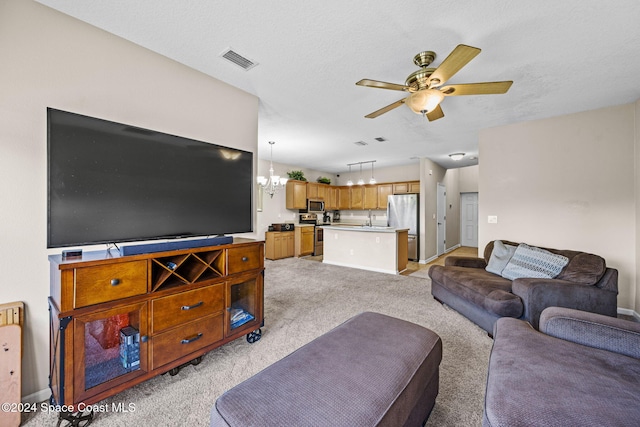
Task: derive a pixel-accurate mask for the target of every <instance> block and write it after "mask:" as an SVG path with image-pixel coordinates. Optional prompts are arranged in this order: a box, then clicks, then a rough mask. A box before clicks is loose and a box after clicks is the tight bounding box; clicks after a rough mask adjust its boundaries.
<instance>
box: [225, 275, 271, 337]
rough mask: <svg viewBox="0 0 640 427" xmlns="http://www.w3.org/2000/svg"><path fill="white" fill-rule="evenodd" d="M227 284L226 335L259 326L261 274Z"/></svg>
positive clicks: (260, 316)
mask: <svg viewBox="0 0 640 427" xmlns="http://www.w3.org/2000/svg"><path fill="white" fill-rule="evenodd" d="M227 286H228V288H227V322H225V323H226V332H227V333H226V335H227V336H230V335H233V334H236V333H244V332H246V331H251V330H253V329H256V328H259V327H260V325H261V324H262V319H263V306H262V292H263V286H262V275H258V276H254V277H252V278H249V279H244V280H242V279H241V280H237V281H234V282H229V283H228V285H227Z"/></svg>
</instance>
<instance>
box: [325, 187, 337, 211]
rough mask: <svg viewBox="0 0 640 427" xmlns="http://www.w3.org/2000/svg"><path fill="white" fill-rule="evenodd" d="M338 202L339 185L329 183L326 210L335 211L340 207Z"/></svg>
mask: <svg viewBox="0 0 640 427" xmlns="http://www.w3.org/2000/svg"><path fill="white" fill-rule="evenodd" d="M338 202H339V196H338V187H336V186H331V185H328V186H327V189H326V192H325V199H324V210H325V211H335V210H338V209H340V206H339V204H338Z"/></svg>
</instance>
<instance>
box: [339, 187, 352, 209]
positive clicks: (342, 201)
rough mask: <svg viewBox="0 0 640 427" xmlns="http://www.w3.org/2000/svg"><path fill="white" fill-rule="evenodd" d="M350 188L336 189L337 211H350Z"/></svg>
mask: <svg viewBox="0 0 640 427" xmlns="http://www.w3.org/2000/svg"><path fill="white" fill-rule="evenodd" d="M350 190H351V189H350V187H338V209H340V210H342V209H351V191H350Z"/></svg>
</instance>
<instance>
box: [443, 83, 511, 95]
mask: <svg viewBox="0 0 640 427" xmlns="http://www.w3.org/2000/svg"><path fill="white" fill-rule="evenodd" d="M512 84H513V82H512V81H504V82H485V83H466V84H459V85H448V86H443V87H441V88H440V92H442V93H443V94H444V95H445V96H461V95H497V94H501V93H506V92H507V91H508V90H509V88H510V87H511V85H512Z"/></svg>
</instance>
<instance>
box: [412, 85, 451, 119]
mask: <svg viewBox="0 0 640 427" xmlns="http://www.w3.org/2000/svg"><path fill="white" fill-rule="evenodd" d="M443 99H444V94H443V93H442V92H440V91H439V90H438V89H423V90H419V91H417V92H414V93H412V94H411V95H409V96H408V97H407V99H406V100H405V102H404V103H405V104H407V106H408V107H409V108H411V111H413V112H414V113H416V114H426V113H430V112H432V111H433V110H434V109H435V108H436V107H437V106H438V105H440V102H442V100H443Z"/></svg>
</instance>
